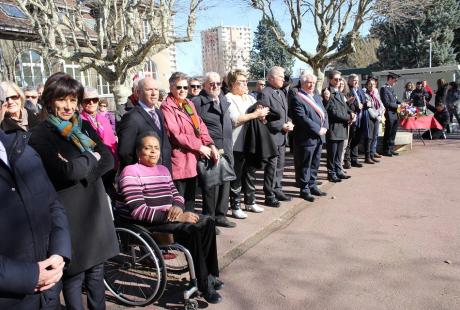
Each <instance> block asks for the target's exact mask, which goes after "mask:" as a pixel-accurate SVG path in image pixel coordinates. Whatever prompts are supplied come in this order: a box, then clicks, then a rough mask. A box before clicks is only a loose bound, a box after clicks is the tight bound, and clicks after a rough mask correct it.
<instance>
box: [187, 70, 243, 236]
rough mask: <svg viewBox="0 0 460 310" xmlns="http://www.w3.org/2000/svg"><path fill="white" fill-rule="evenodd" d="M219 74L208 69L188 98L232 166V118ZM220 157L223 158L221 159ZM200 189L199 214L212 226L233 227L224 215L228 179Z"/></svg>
mask: <svg viewBox="0 0 460 310" xmlns="http://www.w3.org/2000/svg"><path fill="white" fill-rule="evenodd" d="M221 85H222V82H221V79H220V75H219V74H218V73H216V72H208V73H206V76H205V82H204V85H203V86H204V87H203V91H202V92H201V94H200V96H196V97H194V98H193V99H192V101H193V104H194V105H195V108H196V111H197V113H198V115H199V116H200V117H201V119H202V120H203V122H204V123H205V125H206V127H207V128H208V132H209V135H210V136H211V138H212V140H213V141H214V145H215V146H216V148H217V149H218V150H219V153H220V154H222V153H223V154H225V156H226V158H228V159H229V161H230V164H231V165H232V166H233V140H232V133H233V127H232V121H231V119H230V111H229V110H228V108H229V107H230V103H229V102H228V101H227V98H226V97H225V96H224V95H223V94H222V92H221V89H220V86H221ZM221 160H224V159H221ZM202 190H203V214H207V215H209V216H212V217H213V218H215V220H216V225H217V226H221V227H235V226H236V224H235V223H234V222H230V221H229V220H228V219H227V218H226V214H227V210H228V200H229V196H230V182H229V181H227V182H224V183H223V184H222V185H216V186H213V187H211V188H207V187H206V186H203V187H202Z"/></svg>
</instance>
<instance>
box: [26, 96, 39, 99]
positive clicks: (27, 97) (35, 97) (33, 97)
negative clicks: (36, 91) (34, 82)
mask: <svg viewBox="0 0 460 310" xmlns="http://www.w3.org/2000/svg"><path fill="white" fill-rule="evenodd" d="M29 98H32V99H37V98H38V96H26V99H29Z"/></svg>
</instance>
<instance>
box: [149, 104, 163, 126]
mask: <svg viewBox="0 0 460 310" xmlns="http://www.w3.org/2000/svg"><path fill="white" fill-rule="evenodd" d="M149 113H150V116H151V117H152V119H153V122H154V123H155V125H156V126H157V127H158V129H160V130H161V123H160V118H159V117H158V114H157V112H156V111H155V109H152V110H150V111H149Z"/></svg>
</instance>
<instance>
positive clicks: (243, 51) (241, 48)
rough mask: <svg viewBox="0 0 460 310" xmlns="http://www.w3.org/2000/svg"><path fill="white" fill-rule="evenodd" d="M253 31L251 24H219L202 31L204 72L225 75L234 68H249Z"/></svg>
mask: <svg viewBox="0 0 460 310" xmlns="http://www.w3.org/2000/svg"><path fill="white" fill-rule="evenodd" d="M251 48H252V32H251V28H250V27H249V26H218V27H214V28H210V29H207V30H204V31H202V32H201V50H202V59H203V73H205V72H210V71H215V72H217V73H219V74H220V75H221V76H225V75H226V74H227V73H228V72H229V71H231V70H234V69H244V70H249V54H250V51H251Z"/></svg>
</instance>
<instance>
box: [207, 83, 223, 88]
mask: <svg viewBox="0 0 460 310" xmlns="http://www.w3.org/2000/svg"><path fill="white" fill-rule="evenodd" d="M209 85H210V86H211V87H216V86H220V85H222V83H221V82H212V83H209Z"/></svg>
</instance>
